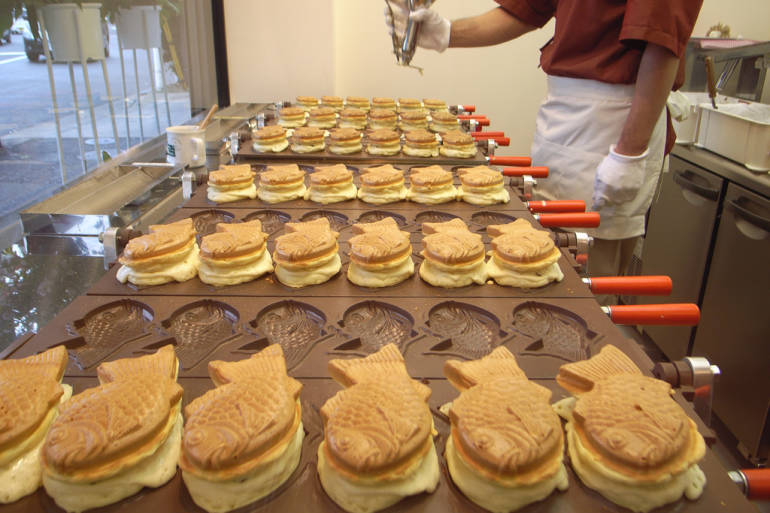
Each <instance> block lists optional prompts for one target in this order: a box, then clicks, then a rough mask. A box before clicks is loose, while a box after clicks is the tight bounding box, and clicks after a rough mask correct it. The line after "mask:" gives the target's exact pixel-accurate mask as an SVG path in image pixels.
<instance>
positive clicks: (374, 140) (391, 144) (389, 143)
mask: <svg viewBox="0 0 770 513" xmlns="http://www.w3.org/2000/svg"><path fill="white" fill-rule="evenodd" d="M367 139H368V141H369V144H368V145H367V146H366V151H367V152H368V153H369V154H370V155H396V154H398V153H399V152H400V151H401V136H400V135H398V132H396V131H395V130H391V129H389V128H380V129H377V130H372V131H370V132H369V136H368V138H367Z"/></svg>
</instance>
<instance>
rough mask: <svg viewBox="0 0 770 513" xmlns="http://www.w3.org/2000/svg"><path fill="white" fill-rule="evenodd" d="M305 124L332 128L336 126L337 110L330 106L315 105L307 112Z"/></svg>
mask: <svg viewBox="0 0 770 513" xmlns="http://www.w3.org/2000/svg"><path fill="white" fill-rule="evenodd" d="M307 126H312V127H315V128H334V127H335V126H337V112H336V111H335V110H334V109H333V108H332V107H316V108H314V109H310V111H309V112H308V118H307Z"/></svg>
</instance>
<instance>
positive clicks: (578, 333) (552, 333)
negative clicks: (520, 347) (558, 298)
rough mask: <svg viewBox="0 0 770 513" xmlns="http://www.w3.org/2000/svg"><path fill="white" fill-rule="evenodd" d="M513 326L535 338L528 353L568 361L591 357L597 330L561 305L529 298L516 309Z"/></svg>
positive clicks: (527, 350) (527, 349) (528, 348)
mask: <svg viewBox="0 0 770 513" xmlns="http://www.w3.org/2000/svg"><path fill="white" fill-rule="evenodd" d="M513 327H514V328H515V329H516V330H517V331H519V332H521V333H524V334H525V335H527V336H529V337H532V338H533V339H535V342H533V343H532V344H530V345H529V347H527V348H526V350H525V351H524V352H525V353H532V354H543V355H548V356H554V357H557V358H560V359H563V360H566V361H569V362H575V361H579V360H585V359H586V358H589V357H590V356H591V341H592V340H593V339H594V338H596V333H594V332H593V331H591V330H589V329H588V326H587V325H586V322H585V321H584V320H583V319H582V318H580V317H579V316H577V315H575V314H574V313H572V312H570V311H569V310H565V309H563V308H560V307H558V306H552V305H547V304H544V303H538V302H536V301H527V302H526V303H524V304H522V305H519V306H518V307H516V309H514V311H513Z"/></svg>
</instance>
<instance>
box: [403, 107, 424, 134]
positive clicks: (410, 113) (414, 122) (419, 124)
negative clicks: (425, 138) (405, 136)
mask: <svg viewBox="0 0 770 513" xmlns="http://www.w3.org/2000/svg"><path fill="white" fill-rule="evenodd" d="M399 118H400V119H399V124H398V127H399V128H400V129H401V130H402V131H404V132H409V131H411V130H420V129H422V130H425V129H427V128H428V111H427V110H425V109H421V108H416V109H408V110H403V109H402V110H401V112H400V114H399Z"/></svg>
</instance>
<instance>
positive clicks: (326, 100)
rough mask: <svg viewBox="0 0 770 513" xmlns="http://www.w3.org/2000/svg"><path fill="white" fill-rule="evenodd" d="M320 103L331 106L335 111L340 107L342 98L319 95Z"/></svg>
mask: <svg viewBox="0 0 770 513" xmlns="http://www.w3.org/2000/svg"><path fill="white" fill-rule="evenodd" d="M321 105H323V106H324V107H331V108H332V109H334V111H335V112H337V111H339V110H341V109H342V98H340V97H339V96H321Z"/></svg>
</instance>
